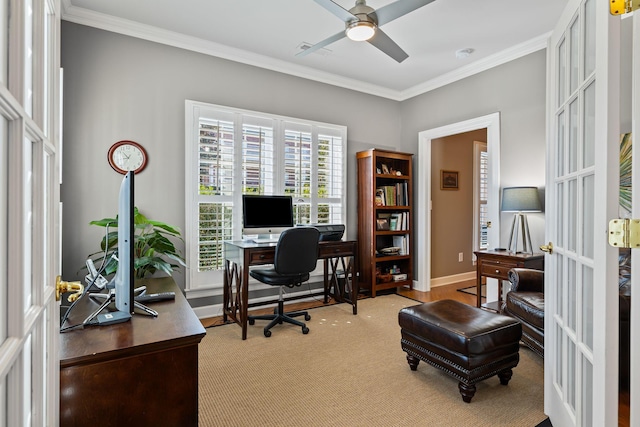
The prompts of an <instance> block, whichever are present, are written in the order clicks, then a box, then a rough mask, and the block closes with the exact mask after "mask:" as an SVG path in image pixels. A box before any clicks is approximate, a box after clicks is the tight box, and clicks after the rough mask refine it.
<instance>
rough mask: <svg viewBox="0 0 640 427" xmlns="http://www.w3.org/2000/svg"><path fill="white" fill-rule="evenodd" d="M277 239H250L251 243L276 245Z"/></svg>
mask: <svg viewBox="0 0 640 427" xmlns="http://www.w3.org/2000/svg"><path fill="white" fill-rule="evenodd" d="M279 239H280V238H279V237H264V238H260V239H252V240H251V241H252V242H253V243H278V240H279Z"/></svg>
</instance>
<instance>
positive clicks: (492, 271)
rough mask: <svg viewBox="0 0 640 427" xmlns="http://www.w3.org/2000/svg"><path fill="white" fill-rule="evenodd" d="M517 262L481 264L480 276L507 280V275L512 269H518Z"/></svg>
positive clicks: (488, 262)
mask: <svg viewBox="0 0 640 427" xmlns="http://www.w3.org/2000/svg"><path fill="white" fill-rule="evenodd" d="M518 266H519V263H517V262H493V261H487V262H483V263H482V265H481V266H480V274H482V275H483V276H490V277H495V278H496V279H504V280H507V279H508V277H507V273H508V272H509V270H511V269H512V268H515V267H518Z"/></svg>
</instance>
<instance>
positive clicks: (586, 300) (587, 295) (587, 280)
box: [582, 265, 593, 351]
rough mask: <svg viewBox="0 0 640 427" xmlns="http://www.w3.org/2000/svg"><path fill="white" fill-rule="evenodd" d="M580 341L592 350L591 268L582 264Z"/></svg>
mask: <svg viewBox="0 0 640 427" xmlns="http://www.w3.org/2000/svg"><path fill="white" fill-rule="evenodd" d="M582 342H583V343H584V344H585V345H586V346H587V347H589V350H590V351H593V269H592V268H590V267H587V266H586V265H584V266H582Z"/></svg>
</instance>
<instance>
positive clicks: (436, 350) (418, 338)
mask: <svg viewBox="0 0 640 427" xmlns="http://www.w3.org/2000/svg"><path fill="white" fill-rule="evenodd" d="M398 322H399V323H400V328H401V332H402V340H401V345H402V350H404V351H405V352H406V353H407V361H408V362H409V366H410V367H411V370H413V371H415V370H416V369H417V368H418V363H420V361H421V360H424V361H425V362H427V363H429V364H431V365H433V366H435V367H436V368H440V369H442V370H443V371H445V372H446V373H447V374H449V375H450V376H452V377H453V378H455V379H457V380H458V381H459V383H458V389H459V390H460V394H461V395H462V400H464V401H465V402H467V403H469V402H471V398H472V397H473V395H474V394H475V392H476V386H475V384H476V383H478V382H480V381H482V380H484V379H487V378H489V377H492V376H494V375H497V376H498V377H499V378H500V383H501V384H503V385H507V384H508V383H509V380H510V379H511V375H512V370H511V368H514V367H515V366H517V365H518V361H519V360H520V355H519V353H518V350H519V341H520V337H521V336H522V326H521V325H520V322H518V321H517V320H515V319H513V318H511V317H509V316H504V315H501V314H496V313H492V312H488V311H485V310H482V309H480V308H477V307H472V306H470V305H467V304H463V303H460V302H458V301H453V300H440V301H434V302H428V303H424V304H420V305H416V306H413V307H406V308H403V309H402V310H400V312H399V313H398Z"/></svg>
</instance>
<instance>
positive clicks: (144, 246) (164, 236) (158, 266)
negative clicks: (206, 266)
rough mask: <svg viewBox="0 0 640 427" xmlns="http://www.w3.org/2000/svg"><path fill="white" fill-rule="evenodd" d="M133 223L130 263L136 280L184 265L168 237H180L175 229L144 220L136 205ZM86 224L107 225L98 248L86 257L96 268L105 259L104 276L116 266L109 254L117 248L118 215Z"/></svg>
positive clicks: (182, 259) (113, 258)
mask: <svg viewBox="0 0 640 427" xmlns="http://www.w3.org/2000/svg"><path fill="white" fill-rule="evenodd" d="M133 223H134V239H133V240H134V254H133V257H134V261H133V262H134V270H135V277H136V279H144V278H145V277H149V276H151V275H153V274H154V273H155V272H156V271H163V272H165V273H166V274H168V275H169V276H171V275H172V274H173V272H174V271H175V270H176V269H178V268H179V266H180V265H181V266H183V267H186V264H185V262H184V258H183V257H182V255H181V254H180V252H179V251H178V250H177V249H176V247H175V245H174V244H173V242H172V241H171V240H170V238H176V239H179V240H183V239H182V237H181V235H180V230H179V229H178V228H176V227H173V226H171V225H169V224H165V223H164V222H160V221H152V220H150V219H147V217H145V216H144V215H142V214H141V213H140V211H139V210H138V208H137V207H136V208H134V215H133ZM89 224H91V225H97V226H99V227H108V233H106V234H105V236H104V237H103V238H102V241H101V242H100V251H98V252H95V253H92V254H91V255H89V258H91V259H92V260H93V262H94V264H95V265H96V267H97V268H98V269H99V268H100V266H101V265H102V260H103V259H106V266H105V267H104V269H103V271H102V274H103V275H105V276H107V275H109V274H113V273H115V272H116V270H117V269H118V261H117V259H116V258H115V257H112V255H113V254H114V253H115V252H117V249H118V228H117V225H118V219H117V217H116V218H103V219H101V220H98V221H91V222H90V223H89ZM111 230H113V231H111ZM105 253H106V255H105Z"/></svg>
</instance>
